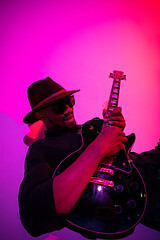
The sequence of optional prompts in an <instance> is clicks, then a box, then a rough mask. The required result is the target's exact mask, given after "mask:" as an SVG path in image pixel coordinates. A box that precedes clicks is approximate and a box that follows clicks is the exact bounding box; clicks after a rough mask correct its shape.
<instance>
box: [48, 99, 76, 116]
mask: <svg viewBox="0 0 160 240" xmlns="http://www.w3.org/2000/svg"><path fill="white" fill-rule="evenodd" d="M74 105H75V99H74V96H69V97H66V98H63V99H61V100H57V101H56V102H53V103H52V104H51V105H50V107H52V109H53V111H54V112H55V113H57V114H62V113H64V111H65V110H66V108H67V106H68V107H70V108H71V107H73V106H74Z"/></svg>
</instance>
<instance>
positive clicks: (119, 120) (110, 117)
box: [103, 107, 126, 131]
mask: <svg viewBox="0 0 160 240" xmlns="http://www.w3.org/2000/svg"><path fill="white" fill-rule="evenodd" d="M103 116H104V122H106V123H108V124H109V125H111V126H116V127H119V128H121V129H122V131H123V130H124V128H125V126H126V122H125V120H124V117H123V115H122V108H121V107H117V108H115V109H114V110H113V111H112V112H110V113H109V114H106V110H105V109H104V110H103Z"/></svg>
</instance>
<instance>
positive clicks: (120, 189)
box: [114, 184, 124, 193]
mask: <svg viewBox="0 0 160 240" xmlns="http://www.w3.org/2000/svg"><path fill="white" fill-rule="evenodd" d="M114 190H115V191H116V192H117V193H122V192H123V191H124V187H123V186H122V185H121V184H119V185H116V186H115V187H114Z"/></svg>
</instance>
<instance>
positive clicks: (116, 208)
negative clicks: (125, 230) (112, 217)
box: [114, 205, 122, 214]
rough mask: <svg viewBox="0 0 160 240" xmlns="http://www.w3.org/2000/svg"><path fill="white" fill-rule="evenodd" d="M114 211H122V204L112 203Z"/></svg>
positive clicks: (118, 212)
mask: <svg viewBox="0 0 160 240" xmlns="http://www.w3.org/2000/svg"><path fill="white" fill-rule="evenodd" d="M114 211H115V213H116V214H121V213H122V206H121V205H114Z"/></svg>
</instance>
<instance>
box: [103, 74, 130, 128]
mask: <svg viewBox="0 0 160 240" xmlns="http://www.w3.org/2000/svg"><path fill="white" fill-rule="evenodd" d="M109 77H111V78H113V83H112V89H111V93H110V97H109V101H108V106H107V110H106V112H105V115H104V118H106V115H107V114H109V113H110V112H111V111H113V110H114V109H115V108H116V107H117V106H118V100H119V92H120V84H121V80H125V79H126V76H125V75H123V72H122V71H117V70H115V71H113V73H110V76H109ZM104 125H105V126H104V127H108V126H109V125H108V124H107V123H106V124H104Z"/></svg>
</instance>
